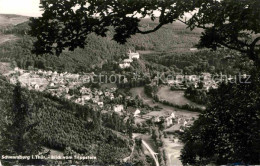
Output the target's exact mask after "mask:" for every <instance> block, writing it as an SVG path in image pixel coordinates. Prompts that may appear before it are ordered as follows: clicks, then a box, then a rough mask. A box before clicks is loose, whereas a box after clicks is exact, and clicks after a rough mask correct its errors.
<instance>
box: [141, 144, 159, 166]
mask: <svg viewBox="0 0 260 166" xmlns="http://www.w3.org/2000/svg"><path fill="white" fill-rule="evenodd" d="M142 143H143V145H144V146H145V147H146V148H147V149H148V151H149V152H150V153H151V155H152V157H153V159H154V161H155V164H156V166H160V164H159V161H158V158H157V156H156V155H157V154H158V153H155V152H154V151H153V150H152V149H151V148H150V146H149V145H148V144H147V143H146V142H145V141H144V140H142Z"/></svg>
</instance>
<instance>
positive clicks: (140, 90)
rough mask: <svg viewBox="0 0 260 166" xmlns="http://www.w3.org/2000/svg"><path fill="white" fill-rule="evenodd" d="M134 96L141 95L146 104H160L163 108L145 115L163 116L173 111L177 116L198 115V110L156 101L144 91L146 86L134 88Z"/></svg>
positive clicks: (132, 91) (152, 105)
mask: <svg viewBox="0 0 260 166" xmlns="http://www.w3.org/2000/svg"><path fill="white" fill-rule="evenodd" d="M130 92H131V93H132V95H133V96H139V97H140V98H142V99H143V101H144V103H145V104H148V105H149V106H151V107H154V106H159V107H160V108H162V109H161V110H160V111H152V112H149V113H148V114H146V115H145V116H150V117H152V116H163V115H169V114H171V113H172V112H175V115H176V116H185V117H197V116H198V114H199V113H197V112H191V111H188V110H184V109H178V108H174V107H170V106H167V105H164V104H161V103H158V102H154V101H153V99H151V98H149V97H148V96H147V95H146V94H145V93H144V88H143V87H137V88H132V89H131V90H130Z"/></svg>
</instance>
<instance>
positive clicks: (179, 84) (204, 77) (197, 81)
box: [166, 73, 218, 91]
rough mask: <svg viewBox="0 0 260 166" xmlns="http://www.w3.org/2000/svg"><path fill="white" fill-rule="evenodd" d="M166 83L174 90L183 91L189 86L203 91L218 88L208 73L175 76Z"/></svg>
mask: <svg viewBox="0 0 260 166" xmlns="http://www.w3.org/2000/svg"><path fill="white" fill-rule="evenodd" d="M166 83H167V85H168V86H171V87H174V88H175V89H176V90H185V89H186V88H187V87H189V86H193V87H194V88H200V89H203V90H205V91H209V89H217V88H218V82H217V81H216V80H214V79H213V78H212V75H211V74H210V73H201V75H177V76H175V77H174V79H167V81H166Z"/></svg>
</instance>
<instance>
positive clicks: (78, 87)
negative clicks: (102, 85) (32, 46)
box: [10, 68, 117, 108]
mask: <svg viewBox="0 0 260 166" xmlns="http://www.w3.org/2000/svg"><path fill="white" fill-rule="evenodd" d="M14 71H15V72H13V73H12V74H11V75H10V82H11V83H12V84H16V83H17V82H18V81H19V82H20V84H21V86H22V87H26V88H28V89H29V90H36V91H42V92H43V91H44V92H47V93H50V94H51V95H53V96H57V97H63V98H66V99H68V100H71V101H73V102H75V103H77V104H81V105H85V104H86V103H87V102H91V103H94V104H97V105H98V106H99V107H101V108H102V107H103V106H104V103H103V99H104V98H105V97H107V98H108V99H110V100H113V99H114V93H115V91H116V90H117V89H116V88H114V87H113V88H106V89H105V90H99V89H96V88H93V89H91V88H86V87H84V84H85V83H89V82H90V79H91V78H93V77H92V76H93V75H94V73H88V74H83V75H80V74H71V73H67V72H64V73H57V72H56V71H55V72H52V71H42V70H36V71H27V70H23V69H19V68H15V69H14ZM75 91H77V92H78V93H74V92H75Z"/></svg>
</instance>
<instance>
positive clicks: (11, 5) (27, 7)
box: [0, 0, 42, 17]
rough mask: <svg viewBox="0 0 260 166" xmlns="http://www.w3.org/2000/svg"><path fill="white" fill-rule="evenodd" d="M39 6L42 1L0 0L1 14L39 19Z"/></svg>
mask: <svg viewBox="0 0 260 166" xmlns="http://www.w3.org/2000/svg"><path fill="white" fill-rule="evenodd" d="M39 4H40V0H0V13H1V14H18V15H24V16H33V17H38V16H41V13H42V12H41V11H40V8H39Z"/></svg>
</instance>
